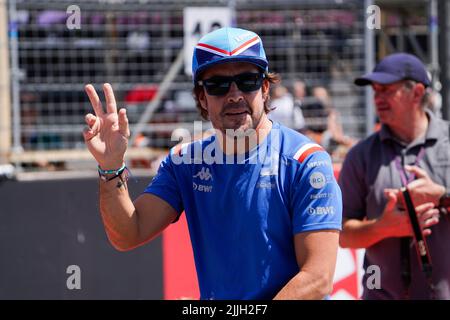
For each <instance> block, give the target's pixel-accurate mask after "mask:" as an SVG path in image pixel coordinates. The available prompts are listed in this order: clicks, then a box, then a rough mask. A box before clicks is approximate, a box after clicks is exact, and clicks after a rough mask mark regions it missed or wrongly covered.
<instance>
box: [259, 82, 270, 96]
mask: <svg viewBox="0 0 450 320" xmlns="http://www.w3.org/2000/svg"><path fill="white" fill-rule="evenodd" d="M261 90H262V96H263V99H264V101H266V100H267V98H268V97H269V90H270V82H269V81H268V80H266V79H264V80H263V83H262V87H261Z"/></svg>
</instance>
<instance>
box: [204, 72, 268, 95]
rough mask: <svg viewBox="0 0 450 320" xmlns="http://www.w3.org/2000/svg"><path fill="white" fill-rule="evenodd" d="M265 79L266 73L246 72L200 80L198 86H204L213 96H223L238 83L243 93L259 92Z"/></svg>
mask: <svg viewBox="0 0 450 320" xmlns="http://www.w3.org/2000/svg"><path fill="white" fill-rule="evenodd" d="M264 77H265V76H264V73H254V72H245V73H240V74H237V75H235V76H232V77H228V76H214V77H211V78H208V79H204V80H200V81H198V82H197V84H198V85H200V86H204V87H205V89H206V92H208V94H209V95H211V96H222V95H224V94H226V93H227V92H228V91H229V90H230V87H231V83H233V82H234V83H236V86H237V87H238V88H239V90H241V91H242V92H252V91H256V90H259V89H260V88H261V86H262V83H263V79H264Z"/></svg>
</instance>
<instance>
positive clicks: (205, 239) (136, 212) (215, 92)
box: [84, 28, 342, 299]
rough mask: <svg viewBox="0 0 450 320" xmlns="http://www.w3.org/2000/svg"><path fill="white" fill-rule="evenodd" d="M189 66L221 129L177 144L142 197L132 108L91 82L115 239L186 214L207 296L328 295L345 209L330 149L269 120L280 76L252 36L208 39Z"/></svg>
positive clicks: (136, 240) (204, 105)
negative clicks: (132, 145) (128, 153)
mask: <svg viewBox="0 0 450 320" xmlns="http://www.w3.org/2000/svg"><path fill="white" fill-rule="evenodd" d="M192 66H193V67H192V69H193V70H192V71H193V80H194V92H195V96H196V100H197V107H198V109H199V111H200V112H201V114H202V116H203V117H204V118H205V119H209V120H210V121H211V122H212V125H213V127H214V129H215V132H214V134H213V135H212V136H210V137H208V138H205V139H202V140H199V141H194V142H192V143H186V144H181V145H179V146H176V147H174V148H172V149H171V151H170V154H169V155H168V156H167V158H166V159H165V160H164V161H163V162H162V163H161V166H160V168H159V170H158V173H157V175H156V176H155V177H154V179H153V181H152V182H151V183H150V184H149V186H148V187H147V188H146V190H145V191H144V193H143V194H142V195H141V196H139V197H138V198H137V199H136V200H135V201H134V202H133V201H131V199H130V197H129V195H128V191H127V187H126V175H127V170H126V169H125V165H124V153H125V150H126V147H127V139H128V137H129V135H130V133H129V127H128V120H127V117H126V112H125V110H124V109H121V110H120V111H119V112H117V107H116V103H115V100H114V95H113V92H112V89H111V87H110V86H109V85H108V84H106V85H105V86H104V91H105V96H106V112H105V111H104V110H103V109H102V107H101V103H100V99H99V98H98V96H97V94H96V93H95V90H94V88H93V87H92V86H91V85H88V86H87V87H86V91H87V93H88V95H89V98H90V100H91V103H92V106H93V108H94V111H95V115H93V114H88V115H87V116H86V123H87V125H88V127H89V128H87V129H86V130H85V132H84V138H85V141H86V144H87V146H88V148H89V150H90V151H91V153H92V154H93V156H94V157H95V159H96V160H97V162H98V164H99V175H100V210H101V213H102V217H103V221H104V224H105V229H106V232H107V234H108V237H109V239H110V241H111V243H112V244H113V245H114V246H115V247H116V248H117V249H119V250H129V249H132V248H135V247H137V246H140V245H142V244H144V243H146V242H148V241H150V240H151V239H153V238H154V237H156V236H157V235H158V234H159V233H160V232H161V231H162V230H164V229H165V228H166V227H167V226H168V225H170V224H171V223H172V222H175V221H176V220H177V219H178V217H179V216H180V214H182V212H183V211H184V212H185V214H186V217H187V222H188V226H189V232H190V237H191V242H192V246H193V251H194V258H195V264H196V269H197V276H198V281H199V286H200V292H201V298H202V299H273V298H275V299H323V298H326V296H327V295H328V294H330V293H331V289H332V279H333V274H334V269H335V264H336V255H337V248H338V237H339V230H340V228H341V214H342V202H341V193H340V190H339V187H338V185H337V182H336V181H335V179H334V176H333V169H332V165H331V159H330V157H329V155H328V154H327V153H326V152H325V151H324V150H323V149H322V148H321V147H320V146H319V145H317V144H314V143H312V142H311V141H310V140H309V139H308V138H306V137H305V136H303V135H301V134H299V133H297V132H295V131H293V130H290V129H288V128H286V127H283V126H282V125H280V124H278V123H272V122H271V121H270V120H269V119H268V117H267V113H268V112H269V111H270V109H269V107H268V99H269V87H270V84H271V83H274V82H276V80H277V78H278V77H277V75H275V74H273V73H270V72H269V71H268V70H269V69H268V61H267V59H266V55H265V52H264V48H263V44H262V41H261V39H260V37H259V36H258V35H257V34H255V33H254V32H251V31H247V30H243V29H238V28H222V29H218V30H216V31H213V32H211V33H209V34H207V35H205V36H204V37H203V38H201V39H200V41H199V43H198V44H197V46H196V47H195V50H194V55H193V64H192ZM182 267H183V266H180V268H182Z"/></svg>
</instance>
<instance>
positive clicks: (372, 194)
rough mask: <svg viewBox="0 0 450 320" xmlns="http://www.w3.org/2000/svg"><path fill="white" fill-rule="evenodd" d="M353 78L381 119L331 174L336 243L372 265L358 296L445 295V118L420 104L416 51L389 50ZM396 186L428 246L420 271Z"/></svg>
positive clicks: (449, 175)
mask: <svg viewBox="0 0 450 320" xmlns="http://www.w3.org/2000/svg"><path fill="white" fill-rule="evenodd" d="M355 84H356V85H359V86H364V85H371V86H372V88H373V90H374V92H375V105H376V111H377V115H378V117H379V119H380V122H381V124H382V127H381V129H380V131H378V132H376V133H374V134H372V135H371V136H369V137H368V138H366V139H365V140H363V141H361V142H360V143H358V144H357V145H356V146H355V147H354V148H353V149H351V150H350V152H349V153H348V154H347V157H346V159H345V161H344V164H343V167H342V170H341V173H340V177H339V184H340V186H341V188H342V194H343V206H344V210H343V216H344V222H343V231H342V233H341V237H340V244H341V246H342V247H350V248H366V253H365V260H364V267H365V268H366V269H367V268H369V267H370V266H376V267H379V269H378V270H379V271H380V274H378V275H374V274H372V273H370V272H368V273H366V274H365V275H364V277H363V288H364V293H363V299H434V298H436V299H450V255H449V254H448V250H449V247H448V246H449V244H450V220H449V219H448V214H447V213H448V206H449V205H448V193H449V190H450V143H449V123H448V122H446V121H443V120H442V119H438V118H437V117H436V116H435V115H434V114H433V113H432V112H430V111H429V110H427V109H426V104H427V103H426V102H427V97H426V96H427V93H426V88H427V87H429V86H430V80H429V78H428V75H427V72H426V69H425V67H424V65H423V64H422V62H421V61H420V60H419V59H418V58H417V57H415V56H413V55H411V54H406V53H396V54H392V55H389V56H387V57H385V58H384V59H383V60H381V61H380V62H379V63H378V64H377V65H376V67H375V69H374V70H373V72H371V73H369V74H366V75H364V76H362V77H360V78H357V79H356V80H355ZM402 186H407V189H408V190H409V194H410V195H411V198H412V203H413V207H415V211H416V214H417V217H418V220H419V223H420V227H421V230H422V234H423V235H424V236H425V239H426V243H427V245H428V249H429V254H430V256H431V262H432V263H431V268H427V269H426V270H425V269H422V267H423V266H422V265H421V264H420V263H419V259H418V257H417V253H416V248H415V245H414V242H413V240H412V239H413V229H412V226H411V222H410V218H409V216H408V213H407V212H406V210H405V204H404V203H403V197H402V192H400V188H401V187H402ZM369 270H375V269H373V268H371V269H369ZM423 271H426V272H423ZM376 278H378V280H379V283H378V284H379V285H377V284H376V283H377V281H375V279H376Z"/></svg>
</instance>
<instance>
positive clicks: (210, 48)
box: [192, 27, 269, 83]
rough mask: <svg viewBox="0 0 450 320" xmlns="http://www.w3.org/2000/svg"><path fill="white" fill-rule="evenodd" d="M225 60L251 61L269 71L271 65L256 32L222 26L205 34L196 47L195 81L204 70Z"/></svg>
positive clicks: (194, 60) (194, 55)
mask: <svg viewBox="0 0 450 320" xmlns="http://www.w3.org/2000/svg"><path fill="white" fill-rule="evenodd" d="M225 62H249V63H252V64H254V65H256V66H257V67H259V68H260V69H262V70H263V71H267V70H268V65H269V63H268V61H267V58H266V53H265V52H264V48H263V44H262V41H261V38H260V37H259V36H258V35H257V34H256V33H254V32H252V31H249V30H244V29H239V28H230V27H225V28H220V29H217V30H215V31H212V32H210V33H208V34H206V35H204V36H203V37H202V38H201V39H200V40H199V42H198V44H197V45H196V46H195V48H194V54H193V57H192V75H193V80H194V83H195V82H197V80H198V76H199V75H200V73H201V72H202V71H204V70H206V69H207V68H209V67H212V66H215V65H218V64H221V63H225Z"/></svg>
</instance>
